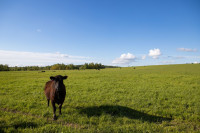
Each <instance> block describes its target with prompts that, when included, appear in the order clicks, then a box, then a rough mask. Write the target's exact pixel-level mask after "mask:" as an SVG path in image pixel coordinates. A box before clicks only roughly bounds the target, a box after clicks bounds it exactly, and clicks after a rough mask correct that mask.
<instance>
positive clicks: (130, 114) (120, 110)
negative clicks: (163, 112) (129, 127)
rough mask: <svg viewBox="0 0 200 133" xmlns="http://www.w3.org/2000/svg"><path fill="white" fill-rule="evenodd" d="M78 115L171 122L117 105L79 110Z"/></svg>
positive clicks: (169, 119)
mask: <svg viewBox="0 0 200 133" xmlns="http://www.w3.org/2000/svg"><path fill="white" fill-rule="evenodd" d="M79 110H80V114H86V115H87V116H88V117H92V116H97V117H98V116H101V115H102V114H109V115H111V116H114V117H127V118H129V119H138V120H142V121H148V122H162V121H171V120H172V119H171V118H166V117H160V116H154V115H149V114H146V113H143V112H140V111H137V110H134V109H131V108H128V107H124V106H119V105H102V106H92V107H85V108H84V107H83V108H79Z"/></svg>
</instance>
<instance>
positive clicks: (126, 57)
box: [112, 53, 136, 65]
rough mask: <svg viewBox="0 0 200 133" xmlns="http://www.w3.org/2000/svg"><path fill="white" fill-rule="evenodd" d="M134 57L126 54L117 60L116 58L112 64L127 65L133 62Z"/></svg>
mask: <svg viewBox="0 0 200 133" xmlns="http://www.w3.org/2000/svg"><path fill="white" fill-rule="evenodd" d="M135 59H136V57H135V56H134V55H133V54H130V53H127V54H122V55H121V56H120V57H119V58H116V59H115V60H113V61H112V63H113V64H121V65H128V64H130V63H131V62H134V61H135Z"/></svg>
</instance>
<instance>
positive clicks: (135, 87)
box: [0, 64, 200, 132]
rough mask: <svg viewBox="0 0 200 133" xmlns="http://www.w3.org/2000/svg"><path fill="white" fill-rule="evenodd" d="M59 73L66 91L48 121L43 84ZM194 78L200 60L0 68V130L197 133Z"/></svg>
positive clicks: (199, 97) (199, 83)
mask: <svg viewBox="0 0 200 133" xmlns="http://www.w3.org/2000/svg"><path fill="white" fill-rule="evenodd" d="M59 74H60V75H68V76H69V77H68V79H67V80H65V81H64V84H65V85H66V88H67V95H66V99H65V102H64V105H63V108H62V115H61V116H59V117H58V120H57V121H53V120H52V119H53V111H52V107H51V106H50V107H47V101H46V98H45V95H44V92H43V88H44V85H45V83H46V82H47V81H48V80H49V77H50V76H55V75H59ZM199 79H200V65H199V64H187V65H166V66H146V67H136V69H134V68H131V67H130V68H112V69H104V70H100V71H98V70H80V71H78V70H66V71H46V72H45V73H41V72H38V71H24V72H23V71H22V72H18V71H10V72H0V107H1V108H0V132H200V80H199ZM57 115H58V111H57Z"/></svg>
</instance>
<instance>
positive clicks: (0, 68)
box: [0, 63, 105, 71]
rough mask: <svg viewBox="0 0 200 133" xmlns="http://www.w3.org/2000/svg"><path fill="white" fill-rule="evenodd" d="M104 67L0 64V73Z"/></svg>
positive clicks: (98, 68)
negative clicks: (10, 65)
mask: <svg viewBox="0 0 200 133" xmlns="http://www.w3.org/2000/svg"><path fill="white" fill-rule="evenodd" d="M104 68H105V66H104V65H102V64H101V63H85V64H84V65H74V64H69V65H65V64H63V63H62V64H54V65H51V66H45V67H40V66H24V67H18V66H15V67H9V66H8V65H2V64H0V71H37V70H85V69H97V70H100V69H104Z"/></svg>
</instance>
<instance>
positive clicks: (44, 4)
mask: <svg viewBox="0 0 200 133" xmlns="http://www.w3.org/2000/svg"><path fill="white" fill-rule="evenodd" d="M85 62H98V63H102V64H105V65H118V66H143V65H161V64H182V63H194V62H200V1H199V0H41V1H40V0H28V1H27V0H0V64H8V65H10V66H15V65H18V66H26V65H40V66H44V65H52V64H55V63H64V64H69V63H73V64H83V63H85Z"/></svg>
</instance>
